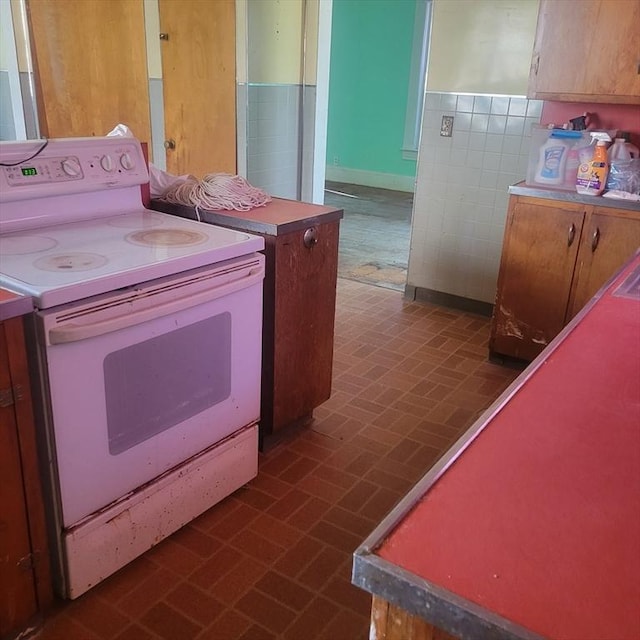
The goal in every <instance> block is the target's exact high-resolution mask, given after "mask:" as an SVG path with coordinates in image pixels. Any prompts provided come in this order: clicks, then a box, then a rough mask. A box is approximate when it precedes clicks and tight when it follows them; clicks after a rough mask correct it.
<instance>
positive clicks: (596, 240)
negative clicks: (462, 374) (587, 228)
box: [591, 227, 600, 253]
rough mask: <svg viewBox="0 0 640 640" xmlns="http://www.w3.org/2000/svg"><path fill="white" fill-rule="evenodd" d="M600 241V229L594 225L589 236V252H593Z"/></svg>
mask: <svg viewBox="0 0 640 640" xmlns="http://www.w3.org/2000/svg"><path fill="white" fill-rule="evenodd" d="M599 242H600V229H599V228H598V227H596V230H595V231H594V232H593V235H592V236H591V253H593V252H594V251H595V250H596V249H597V248H598V243H599Z"/></svg>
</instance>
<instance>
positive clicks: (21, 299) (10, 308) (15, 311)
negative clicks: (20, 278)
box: [0, 288, 33, 320]
mask: <svg viewBox="0 0 640 640" xmlns="http://www.w3.org/2000/svg"><path fill="white" fill-rule="evenodd" d="M31 311H33V301H32V299H31V297H30V296H23V295H21V294H19V293H14V292H13V291H8V290H7V289H2V288H0V320H8V319H9V318H14V317H15V316H22V315H24V314H25V313H30V312H31Z"/></svg>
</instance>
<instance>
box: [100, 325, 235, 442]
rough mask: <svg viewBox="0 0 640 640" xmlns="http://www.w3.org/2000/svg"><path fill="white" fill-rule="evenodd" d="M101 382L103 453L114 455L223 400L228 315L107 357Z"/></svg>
mask: <svg viewBox="0 0 640 640" xmlns="http://www.w3.org/2000/svg"><path fill="white" fill-rule="evenodd" d="M104 380H105V401H106V411H107V432H108V441H109V452H110V453H111V455H118V454H120V453H122V452H123V451H126V450H127V449H130V448H131V447H134V446H135V445H137V444H139V443H140V442H144V441H145V440H148V439H149V438H152V437H153V436H155V435H157V434H158V433H161V432H162V431H165V430H167V429H170V428H171V427H173V426H174V425H177V424H180V423H182V422H184V421H186V420H188V419H189V418H191V417H192V416H195V415H197V414H198V413H201V412H202V411H205V410H207V409H209V408H211V407H213V406H214V405H216V404H218V403H220V402H223V401H224V400H226V399H227V398H228V397H229V395H230V393H231V314H230V313H228V312H225V313H221V314H219V315H216V316H214V317H212V318H206V319H204V320H201V321H200V322H196V323H194V324H191V325H188V326H186V327H181V328H179V329H176V330H174V331H171V332H169V333H165V334H163V335H160V336H156V337H153V338H150V339H148V340H145V341H144V342H140V343H137V344H133V345H130V346H128V347H126V348H123V349H120V350H119V351H114V352H112V353H110V354H109V355H108V356H107V357H106V358H105V360H104Z"/></svg>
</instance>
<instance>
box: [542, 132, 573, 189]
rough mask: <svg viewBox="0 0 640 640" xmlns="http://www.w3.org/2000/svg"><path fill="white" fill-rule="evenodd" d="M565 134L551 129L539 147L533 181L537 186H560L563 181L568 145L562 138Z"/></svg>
mask: <svg viewBox="0 0 640 640" xmlns="http://www.w3.org/2000/svg"><path fill="white" fill-rule="evenodd" d="M566 133H567V132H566V131H564V130H560V129H553V130H552V131H551V133H550V134H549V137H548V138H547V141H546V142H545V143H544V144H543V145H542V146H541V147H540V156H539V158H538V166H537V168H536V174H535V178H534V180H535V181H536V182H537V183H539V184H549V185H560V184H562V183H563V181H564V176H565V164H566V162H567V154H568V151H569V144H568V143H567V141H566V140H564V139H563V138H564V137H565V134H566Z"/></svg>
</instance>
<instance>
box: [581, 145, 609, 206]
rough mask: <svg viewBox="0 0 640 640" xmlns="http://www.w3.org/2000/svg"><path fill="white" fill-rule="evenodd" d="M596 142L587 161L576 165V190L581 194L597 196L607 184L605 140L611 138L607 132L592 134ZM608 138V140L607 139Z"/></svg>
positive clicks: (607, 168) (607, 163) (607, 161)
mask: <svg viewBox="0 0 640 640" xmlns="http://www.w3.org/2000/svg"><path fill="white" fill-rule="evenodd" d="M591 135H592V136H593V137H594V139H595V138H596V137H597V138H599V139H598V142H597V144H596V148H595V149H594V152H593V157H592V158H591V160H589V162H583V163H581V164H580V166H579V167H578V174H577V176H576V191H577V192H578V193H580V194H582V195H589V196H599V195H600V194H601V193H602V192H603V191H604V189H605V186H606V184H607V174H608V173H609V160H608V157H607V141H609V142H610V141H611V138H609V136H608V135H607V134H600V135H597V136H596V135H594V134H593V133H592V134H591ZM607 139H608V140H607Z"/></svg>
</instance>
